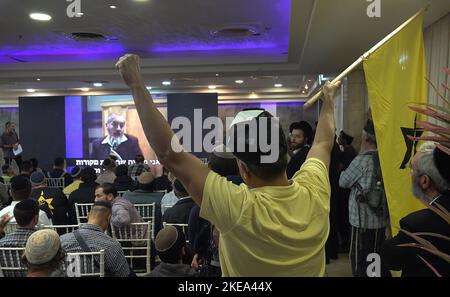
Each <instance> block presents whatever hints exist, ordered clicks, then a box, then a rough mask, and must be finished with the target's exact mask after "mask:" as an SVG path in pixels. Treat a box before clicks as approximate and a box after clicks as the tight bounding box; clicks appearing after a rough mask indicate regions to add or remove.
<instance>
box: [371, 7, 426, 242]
mask: <svg viewBox="0 0 450 297" xmlns="http://www.w3.org/2000/svg"><path fill="white" fill-rule="evenodd" d="M425 67H426V66H425V50H424V42H423V33H422V15H421V14H420V15H419V16H418V17H416V18H415V19H414V20H413V21H411V22H410V23H409V24H408V25H407V26H406V27H404V28H403V29H402V30H401V31H400V32H398V33H397V34H396V35H394V36H393V37H392V39H390V40H389V41H387V42H386V43H385V44H384V45H382V46H381V47H380V48H379V49H378V50H376V51H375V52H374V53H373V54H372V55H370V56H369V58H368V59H367V60H365V61H364V72H365V77H366V82H367V88H368V92H369V101H370V107H371V110H372V118H373V121H374V125H375V134H376V138H377V145H378V152H379V155H380V162H381V169H382V173H383V181H384V186H385V190H386V195H387V200H388V205H389V213H390V218H391V227H392V233H393V235H395V234H396V233H397V232H398V229H399V221H400V219H401V218H403V217H404V216H406V215H408V214H410V213H411V212H414V211H416V210H419V209H421V208H423V204H421V203H420V202H419V200H417V199H416V198H414V196H413V195H412V190H411V173H410V169H409V168H408V162H409V161H410V159H411V158H412V156H413V154H414V151H413V143H412V142H410V141H409V140H407V138H406V135H407V134H410V135H412V134H413V133H414V128H415V117H416V114H415V113H414V112H413V111H411V110H409V109H408V105H409V104H411V102H426V96H427V85H426V80H425V76H426V68H425Z"/></svg>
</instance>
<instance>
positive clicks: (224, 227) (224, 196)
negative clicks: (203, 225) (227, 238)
mask: <svg viewBox="0 0 450 297" xmlns="http://www.w3.org/2000/svg"><path fill="white" fill-rule="evenodd" d="M245 189H246V186H244V185H243V186H237V185H235V184H233V183H232V182H230V181H228V180H227V179H226V178H225V177H222V176H220V175H218V174H217V173H215V172H213V171H211V172H210V173H209V174H208V176H207V178H206V182H205V187H204V188H203V200H202V204H201V206H200V216H201V217H202V218H204V219H206V220H208V221H210V222H211V223H213V224H214V225H216V226H217V228H218V229H219V231H220V232H221V233H222V234H224V233H226V232H227V231H229V230H231V229H232V228H233V227H234V226H235V225H236V222H237V221H238V219H239V217H240V215H241V211H242V209H243V204H244V201H245V199H246V197H247V196H248V191H246V190H245Z"/></svg>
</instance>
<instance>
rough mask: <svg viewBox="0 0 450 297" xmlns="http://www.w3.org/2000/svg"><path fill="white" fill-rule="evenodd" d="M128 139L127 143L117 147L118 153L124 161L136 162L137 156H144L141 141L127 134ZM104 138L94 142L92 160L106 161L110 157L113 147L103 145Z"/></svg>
mask: <svg viewBox="0 0 450 297" xmlns="http://www.w3.org/2000/svg"><path fill="white" fill-rule="evenodd" d="M125 136H126V137H127V138H128V140H127V141H125V142H122V143H121V144H120V145H119V146H118V147H117V150H116V151H117V153H118V154H119V155H120V156H121V157H122V159H123V160H134V158H135V157H136V156H137V155H142V151H141V148H140V147H139V141H138V139H137V138H136V137H134V136H131V135H129V134H125ZM103 139H105V137H103V138H99V139H96V140H94V142H93V144H92V154H91V158H92V159H97V160H104V159H105V158H108V157H109V154H110V151H111V147H110V145H109V144H107V143H105V144H102V141H103Z"/></svg>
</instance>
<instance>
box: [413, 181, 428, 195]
mask: <svg viewBox="0 0 450 297" xmlns="http://www.w3.org/2000/svg"><path fill="white" fill-rule="evenodd" d="M412 192H413V195H414V197H416V198H419V199H425V198H426V195H425V192H424V190H423V189H422V188H421V187H420V185H419V178H417V177H415V178H414V180H413V184H412Z"/></svg>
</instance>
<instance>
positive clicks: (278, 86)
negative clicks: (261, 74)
mask: <svg viewBox="0 0 450 297" xmlns="http://www.w3.org/2000/svg"><path fill="white" fill-rule="evenodd" d="M273 86H274V87H275V88H281V87H282V86H283V85H282V84H274V85H273Z"/></svg>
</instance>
